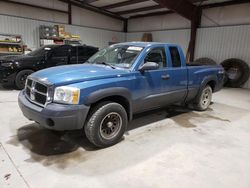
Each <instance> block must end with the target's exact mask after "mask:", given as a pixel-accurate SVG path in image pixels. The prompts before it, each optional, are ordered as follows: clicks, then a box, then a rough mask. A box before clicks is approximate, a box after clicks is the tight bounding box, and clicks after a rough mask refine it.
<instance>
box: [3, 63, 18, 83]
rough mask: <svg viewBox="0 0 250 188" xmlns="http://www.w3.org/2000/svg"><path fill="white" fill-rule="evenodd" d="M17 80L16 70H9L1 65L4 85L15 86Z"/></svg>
mask: <svg viewBox="0 0 250 188" xmlns="http://www.w3.org/2000/svg"><path fill="white" fill-rule="evenodd" d="M15 78H16V72H15V70H9V69H8V68H5V67H2V66H1V65H0V83H2V84H4V85H14V83H15Z"/></svg>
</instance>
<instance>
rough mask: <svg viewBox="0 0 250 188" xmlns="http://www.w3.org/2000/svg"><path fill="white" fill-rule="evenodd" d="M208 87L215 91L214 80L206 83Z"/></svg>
mask: <svg viewBox="0 0 250 188" xmlns="http://www.w3.org/2000/svg"><path fill="white" fill-rule="evenodd" d="M207 85H208V86H210V87H211V88H212V90H213V91H214V89H215V85H216V82H215V81H214V80H211V81H209V82H208V83H207Z"/></svg>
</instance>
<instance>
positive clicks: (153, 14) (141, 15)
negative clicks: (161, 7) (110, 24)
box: [129, 10, 174, 19]
mask: <svg viewBox="0 0 250 188" xmlns="http://www.w3.org/2000/svg"><path fill="white" fill-rule="evenodd" d="M172 13H174V11H172V10H165V11H160V12H151V13H147V14H137V15H134V16H130V17H129V19H134V18H142V17H149V16H160V15H166V14H172Z"/></svg>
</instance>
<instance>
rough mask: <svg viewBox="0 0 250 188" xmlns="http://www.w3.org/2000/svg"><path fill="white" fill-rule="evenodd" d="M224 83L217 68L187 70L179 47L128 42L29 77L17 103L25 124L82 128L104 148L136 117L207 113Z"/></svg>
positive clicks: (72, 128)
mask: <svg viewBox="0 0 250 188" xmlns="http://www.w3.org/2000/svg"><path fill="white" fill-rule="evenodd" d="M223 78H224V70H223V68H222V67H221V66H217V65H213V66H208V65H207V66H198V65H195V64H189V65H187V64H186V62H185V58H184V54H183V52H182V49H181V48H180V47H179V46H178V45H175V44H167V43H144V42H127V43H120V44H115V45H112V46H110V47H108V48H105V49H103V50H101V51H99V52H97V53H96V54H95V55H93V56H92V57H91V58H90V59H89V60H88V61H87V62H86V63H85V64H82V65H66V66H59V67H54V68H49V69H45V70H41V71H38V72H36V73H33V74H31V75H30V76H29V77H28V79H27V81H26V85H25V89H24V90H23V91H21V92H20V94H19V100H18V101H19V106H20V108H21V110H22V112H23V114H24V116H25V117H27V118H28V119H30V120H33V121H35V122H37V123H39V124H41V125H42V126H44V127H46V128H48V129H53V130H59V131H63V130H75V129H83V130H84V131H85V134H86V136H87V138H88V139H89V140H90V142H92V143H93V144H94V145H95V146H97V147H108V146H111V145H113V144H116V143H117V142H119V141H120V139H121V138H122V136H123V134H124V132H125V131H126V128H127V123H128V121H129V120H131V119H132V118H133V115H134V114H136V113H140V112H143V111H148V110H151V109H155V108H160V107H166V106H168V105H171V104H182V105H187V104H192V106H193V108H194V109H195V110H199V111H203V110H206V109H207V108H208V106H209V105H210V102H211V99H212V93H213V92H216V91H218V90H220V89H221V87H222V85H223Z"/></svg>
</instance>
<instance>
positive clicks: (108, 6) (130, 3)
mask: <svg viewBox="0 0 250 188" xmlns="http://www.w3.org/2000/svg"><path fill="white" fill-rule="evenodd" d="M145 1H148V0H130V1H123V2H119V3H114V4H110V5H105V6H102V7H100V8H102V9H112V8H117V7H124V6H128V5H132V4H136V3H141V2H145Z"/></svg>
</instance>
